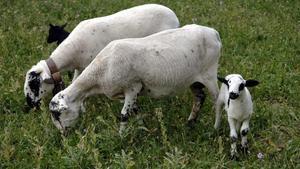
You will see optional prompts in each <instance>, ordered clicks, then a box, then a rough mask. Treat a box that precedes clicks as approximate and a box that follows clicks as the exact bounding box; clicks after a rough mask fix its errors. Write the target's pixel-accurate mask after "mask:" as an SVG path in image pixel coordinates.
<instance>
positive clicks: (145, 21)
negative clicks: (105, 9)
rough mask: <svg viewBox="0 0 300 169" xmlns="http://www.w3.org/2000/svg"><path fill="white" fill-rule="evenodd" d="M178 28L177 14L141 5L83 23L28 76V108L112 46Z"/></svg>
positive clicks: (32, 69)
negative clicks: (70, 72) (63, 77)
mask: <svg viewBox="0 0 300 169" xmlns="http://www.w3.org/2000/svg"><path fill="white" fill-rule="evenodd" d="M178 26H179V21H178V18H177V16H176V15H175V13H174V12H173V11H172V10H170V9H169V8H167V7H165V6H162V5H156V4H147V5H141V6H137V7H133V8H130V9H126V10H123V11H120V12H118V13H115V14H113V15H109V16H105V17H99V18H94V19H89V20H85V21H82V22H80V23H79V24H78V25H77V26H76V27H75V29H74V30H73V31H72V32H71V34H70V35H69V36H68V37H67V38H66V39H65V40H64V41H63V42H62V43H61V44H60V45H59V46H58V47H57V48H56V49H55V50H54V51H53V53H52V54H51V56H50V58H49V59H47V60H41V61H40V62H38V64H37V65H34V66H33V67H32V68H31V69H30V70H29V71H28V72H27V74H26V80H25V84H24V93H25V97H26V99H27V103H28V105H29V106H30V107H32V108H33V107H38V106H39V105H40V100H41V99H42V98H43V97H44V96H46V95H47V94H49V93H50V92H51V91H52V92H53V94H56V93H57V92H58V91H60V90H61V89H62V88H63V86H62V80H61V77H60V74H59V72H62V71H67V70H74V69H76V70H79V71H82V70H83V69H84V68H85V67H86V66H87V65H88V64H89V63H90V62H91V61H92V60H93V59H94V58H95V56H96V55H97V54H98V53H99V52H100V51H101V50H102V49H103V48H104V47H105V46H106V45H107V44H108V43H109V42H111V41H113V40H116V39H122V38H136V37H145V36H148V35H151V34H153V33H157V32H160V31H162V30H166V29H171V28H177V27H178ZM77 75H78V73H77V74H76V75H74V79H75V78H76V76H77Z"/></svg>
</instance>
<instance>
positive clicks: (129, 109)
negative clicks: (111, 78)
mask: <svg viewBox="0 0 300 169" xmlns="http://www.w3.org/2000/svg"><path fill="white" fill-rule="evenodd" d="M141 89H142V85H136V86H135V87H132V88H130V89H128V90H126V91H125V92H124V95H125V101H124V106H123V109H122V111H121V122H120V129H119V134H120V135H122V134H123V132H124V130H125V129H126V126H127V122H128V118H129V115H130V114H131V113H133V112H136V111H137V110H138V109H137V106H136V101H137V94H138V93H139V92H140V90H141Z"/></svg>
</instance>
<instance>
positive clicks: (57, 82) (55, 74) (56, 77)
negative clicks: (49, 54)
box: [46, 58, 65, 95]
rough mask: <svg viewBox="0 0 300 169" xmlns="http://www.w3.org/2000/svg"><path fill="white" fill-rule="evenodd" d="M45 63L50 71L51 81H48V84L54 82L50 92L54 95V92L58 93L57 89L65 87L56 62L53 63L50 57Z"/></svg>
mask: <svg viewBox="0 0 300 169" xmlns="http://www.w3.org/2000/svg"><path fill="white" fill-rule="evenodd" d="M46 64H47V66H48V68H49V70H50V73H51V78H52V82H50V84H54V89H53V91H52V93H53V95H55V94H56V93H58V92H59V91H61V90H63V89H64V88H65V87H64V82H63V80H62V78H61V76H60V73H59V71H58V69H57V66H56V64H55V63H54V61H53V60H52V59H51V58H49V59H47V60H46ZM48 83H49V82H48Z"/></svg>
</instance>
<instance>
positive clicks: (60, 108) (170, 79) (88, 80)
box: [49, 25, 221, 133]
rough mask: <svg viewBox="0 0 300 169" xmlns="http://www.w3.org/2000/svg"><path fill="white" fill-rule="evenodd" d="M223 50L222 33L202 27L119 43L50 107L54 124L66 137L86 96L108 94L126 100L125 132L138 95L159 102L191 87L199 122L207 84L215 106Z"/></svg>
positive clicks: (94, 62)
mask: <svg viewBox="0 0 300 169" xmlns="http://www.w3.org/2000/svg"><path fill="white" fill-rule="evenodd" d="M220 49H221V41H220V37H219V34H218V32H217V31H216V30H214V29H212V28H208V27H204V26H199V25H187V26H184V27H182V28H178V29H170V30H166V31H162V32H160V33H156V34H153V35H150V36H148V37H145V38H136V39H122V40H116V41H113V42H111V43H110V44H108V45H107V46H106V47H105V48H104V49H103V50H102V51H101V52H100V53H99V54H98V55H97V56H96V58H95V59H94V60H93V61H92V63H91V64H90V65H89V66H88V67H87V68H86V69H85V70H84V71H83V72H82V74H81V75H80V76H79V77H78V78H77V79H76V80H75V81H74V82H73V83H72V84H71V85H70V86H69V87H68V88H66V89H65V90H63V91H61V92H59V93H58V94H56V95H55V96H54V97H53V98H52V100H51V102H50V104H49V108H50V110H51V112H52V121H53V123H54V124H55V126H56V127H57V128H58V129H59V130H60V131H61V132H62V133H65V131H66V129H67V128H68V127H70V126H72V125H73V124H74V122H75V120H76V119H77V118H78V116H79V112H80V104H81V103H82V102H83V100H84V99H85V98H86V97H88V96H90V95H95V94H105V95H106V96H107V97H109V98H111V99H120V98H122V99H123V98H124V97H125V103H124V106H123V109H122V111H121V126H120V133H122V131H123V130H124V128H125V125H126V123H127V120H128V117H129V114H130V113H131V112H133V111H135V108H136V101H137V96H138V94H139V95H148V96H150V97H153V98H159V97H163V96H167V95H171V94H176V93H178V92H179V91H182V90H184V89H186V88H188V87H190V88H191V89H192V92H193V94H194V97H195V99H194V105H193V108H192V113H191V114H190V117H189V119H188V120H189V121H193V120H194V119H195V118H196V113H197V111H198V110H199V108H200V105H201V104H202V101H203V100H204V98H203V97H204V96H203V91H202V88H203V87H204V86H205V87H207V88H208V91H209V92H210V94H211V96H212V99H213V100H214V103H215V101H216V99H217V96H218V90H219V89H218V84H217V69H218V60H219V55H220Z"/></svg>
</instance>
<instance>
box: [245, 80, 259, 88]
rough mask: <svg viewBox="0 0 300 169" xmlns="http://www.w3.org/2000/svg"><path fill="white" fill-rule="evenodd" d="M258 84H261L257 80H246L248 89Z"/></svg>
mask: <svg viewBox="0 0 300 169" xmlns="http://www.w3.org/2000/svg"><path fill="white" fill-rule="evenodd" d="M258 84H259V82H258V81H257V80H253V79H250V80H246V84H245V86H246V87H254V86H256V85H258Z"/></svg>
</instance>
